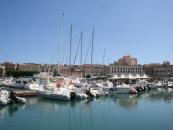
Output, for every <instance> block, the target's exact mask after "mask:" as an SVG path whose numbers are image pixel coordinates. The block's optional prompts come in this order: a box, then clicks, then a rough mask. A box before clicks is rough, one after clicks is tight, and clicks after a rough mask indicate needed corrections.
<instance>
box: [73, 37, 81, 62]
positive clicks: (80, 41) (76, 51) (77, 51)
mask: <svg viewBox="0 0 173 130" xmlns="http://www.w3.org/2000/svg"><path fill="white" fill-rule="evenodd" d="M80 42H81V37H80V38H79V43H78V46H77V50H76V54H75V58H74V62H73V65H75V63H76V57H77V54H78V50H79V46H80Z"/></svg>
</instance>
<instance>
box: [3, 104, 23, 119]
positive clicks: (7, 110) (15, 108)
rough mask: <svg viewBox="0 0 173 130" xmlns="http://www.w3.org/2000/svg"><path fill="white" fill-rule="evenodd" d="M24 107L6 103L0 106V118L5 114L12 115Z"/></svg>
mask: <svg viewBox="0 0 173 130" xmlns="http://www.w3.org/2000/svg"><path fill="white" fill-rule="evenodd" d="M21 108H25V105H17V104H14V105H8V106H0V118H4V117H6V116H9V117H14V116H15V114H16V113H17V112H18V111H19V110H20V109H21Z"/></svg>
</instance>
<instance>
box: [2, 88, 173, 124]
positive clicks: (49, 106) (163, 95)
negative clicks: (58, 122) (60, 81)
mask: <svg viewBox="0 0 173 130" xmlns="http://www.w3.org/2000/svg"><path fill="white" fill-rule="evenodd" d="M140 100H148V101H151V102H153V101H159V102H161V101H164V102H166V103H170V102H171V101H172V100H173V91H170V90H159V91H156V90H155V91H150V92H149V93H144V94H141V95H128V94H117V95H114V96H111V97H101V98H99V99H95V98H91V99H88V100H84V101H70V102H64V101H57V100H48V99H42V98H37V97H35V98H27V103H26V104H24V105H22V106H21V105H8V106H4V107H0V118H4V117H6V116H9V117H14V116H15V115H16V114H17V112H18V111H20V110H21V109H24V110H25V111H33V112H35V111H37V112H38V111H39V112H43V113H50V112H52V113H53V112H57V113H59V115H61V114H62V115H61V116H63V114H64V113H66V114H65V115H66V116H67V119H64V120H68V119H69V118H70V117H76V118H77V117H78V114H80V115H79V117H80V118H84V119H86V120H87V118H86V117H88V121H92V120H93V118H94V114H95V113H97V110H100V111H102V113H106V112H107V111H109V105H114V106H115V104H116V105H118V106H120V107H123V108H126V109H131V108H135V107H137V105H138V104H139V103H138V102H139V101H140ZM107 109H108V110H107ZM67 113H68V114H67ZM83 116H84V117H83ZM64 118H65V117H64ZM71 119H73V118H71ZM78 120H79V121H80V120H81V119H78ZM91 123H92V122H91Z"/></svg>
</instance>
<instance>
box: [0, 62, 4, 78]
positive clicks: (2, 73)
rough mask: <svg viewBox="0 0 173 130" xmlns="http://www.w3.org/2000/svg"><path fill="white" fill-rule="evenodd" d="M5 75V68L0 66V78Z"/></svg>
mask: <svg viewBox="0 0 173 130" xmlns="http://www.w3.org/2000/svg"><path fill="white" fill-rule="evenodd" d="M4 74H5V67H4V66H2V65H0V77H2V76H3V75H4Z"/></svg>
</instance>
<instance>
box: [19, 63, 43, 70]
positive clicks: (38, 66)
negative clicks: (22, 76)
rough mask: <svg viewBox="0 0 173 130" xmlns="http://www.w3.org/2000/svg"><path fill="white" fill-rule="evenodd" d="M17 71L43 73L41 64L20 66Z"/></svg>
mask: <svg viewBox="0 0 173 130" xmlns="http://www.w3.org/2000/svg"><path fill="white" fill-rule="evenodd" d="M17 70H18V71H34V72H41V64H34V63H25V64H18V65H17Z"/></svg>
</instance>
